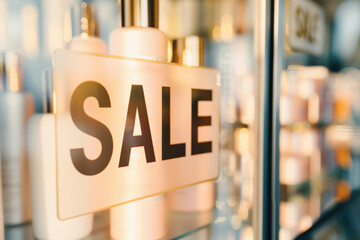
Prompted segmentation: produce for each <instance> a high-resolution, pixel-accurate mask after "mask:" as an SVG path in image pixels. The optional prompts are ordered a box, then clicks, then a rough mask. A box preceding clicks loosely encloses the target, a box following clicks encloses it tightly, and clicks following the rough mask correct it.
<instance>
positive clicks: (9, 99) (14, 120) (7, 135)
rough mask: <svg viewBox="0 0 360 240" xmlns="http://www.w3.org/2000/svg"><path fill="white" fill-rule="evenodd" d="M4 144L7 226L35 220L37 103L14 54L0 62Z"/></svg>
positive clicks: (0, 139)
mask: <svg viewBox="0 0 360 240" xmlns="http://www.w3.org/2000/svg"><path fill="white" fill-rule="evenodd" d="M0 61H1V63H0V67H1V69H0V71H1V80H2V81H1V83H2V85H1V87H2V89H1V92H0V143H1V146H0V148H1V164H2V165H1V167H2V190H3V210H4V222H5V225H17V224H21V223H24V222H28V221H30V220H31V210H30V192H29V173H28V159H27V147H26V126H27V122H28V119H29V118H30V116H31V115H32V114H33V113H34V99H33V96H32V95H31V94H30V93H25V92H23V91H22V90H23V78H22V69H23V67H22V60H21V57H20V56H19V55H18V54H16V53H14V52H5V53H3V54H2V55H1V58H0Z"/></svg>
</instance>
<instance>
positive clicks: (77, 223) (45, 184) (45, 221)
mask: <svg viewBox="0 0 360 240" xmlns="http://www.w3.org/2000/svg"><path fill="white" fill-rule="evenodd" d="M71 20H72V26H73V27H72V29H73V33H74V35H75V36H74V37H73V39H72V40H71V41H70V42H69V44H68V46H67V48H68V49H69V50H75V51H86V52H94V53H106V44H105V42H104V41H103V40H101V39H100V38H98V37H97V28H96V18H95V11H94V8H93V7H92V6H91V5H90V4H87V3H84V2H83V3H81V4H80V7H74V8H73V9H72V19H71ZM79 64H80V63H79ZM52 83H53V82H52V73H51V71H47V72H44V76H43V94H44V96H43V99H44V101H43V102H44V113H43V114H35V115H34V116H33V117H32V118H31V119H30V121H29V126H28V133H29V134H28V146H29V160H30V183H31V191H32V192H31V193H32V194H31V197H32V210H33V227H34V234H35V236H36V238H38V239H59V240H60V239H61V240H62V239H79V238H83V237H85V236H87V235H89V234H90V233H91V231H92V226H93V214H88V215H85V216H81V217H76V218H73V219H69V220H65V221H63V220H59V219H58V216H57V197H56V145H55V115H54V114H53V112H52V110H53V106H52V105H53V103H52V101H51V100H52V92H53V91H52ZM90 148H91V147H90Z"/></svg>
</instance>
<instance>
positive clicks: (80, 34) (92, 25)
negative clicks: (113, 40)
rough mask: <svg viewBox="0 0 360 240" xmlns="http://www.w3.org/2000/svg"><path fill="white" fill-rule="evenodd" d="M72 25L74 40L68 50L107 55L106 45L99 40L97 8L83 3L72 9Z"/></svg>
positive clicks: (68, 45)
mask: <svg viewBox="0 0 360 240" xmlns="http://www.w3.org/2000/svg"><path fill="white" fill-rule="evenodd" d="M71 25H72V35H73V38H72V39H71V41H70V42H69V43H68V44H67V49H69V50H73V51H84V52H93V53H106V51H107V49H106V43H105V42H104V41H103V40H102V39H101V38H99V37H98V36H99V31H98V25H97V19H96V14H95V8H94V7H93V6H92V5H91V4H88V3H85V2H82V3H81V4H80V6H79V7H78V6H76V7H73V8H72V9H71Z"/></svg>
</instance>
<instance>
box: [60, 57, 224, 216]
mask: <svg viewBox="0 0 360 240" xmlns="http://www.w3.org/2000/svg"><path fill="white" fill-rule="evenodd" d="M54 90H55V96H56V98H55V119H56V151H57V195H58V216H59V218H60V219H68V218H72V217H76V216H80V215H83V214H87V213H91V212H95V211H99V210H102V209H106V208H110V207H113V206H116V205H119V204H122V203H127V202H130V201H134V200H138V199H142V198H145V197H149V196H153V195H156V194H161V193H164V192H167V191H171V190H174V189H177V188H181V187H185V186H189V185H193V184H196V183H200V182H204V181H208V180H214V179H216V178H217V176H218V174H219V131H220V130H219V127H220V122H219V111H220V77H219V73H218V71H216V70H215V69H211V68H204V67H186V66H181V65H178V64H168V63H164V62H155V61H147V60H137V59H127V58H121V57H116V56H111V55H97V54H89V53H81V52H72V51H65V50H59V51H57V52H56V53H55V56H54Z"/></svg>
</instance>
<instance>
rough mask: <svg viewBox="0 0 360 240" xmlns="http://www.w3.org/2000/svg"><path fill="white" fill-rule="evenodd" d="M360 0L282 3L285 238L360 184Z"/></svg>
mask: <svg viewBox="0 0 360 240" xmlns="http://www.w3.org/2000/svg"><path fill="white" fill-rule="evenodd" d="M281 4H284V5H283V6H282V5H281ZM358 5H359V4H358V2H356V1H336V0H334V1H297V0H287V1H283V2H282V1H281V3H279V5H278V6H277V8H276V11H278V12H275V14H276V19H277V21H276V24H277V27H278V28H279V30H278V32H276V34H278V37H279V38H278V41H277V42H276V47H277V49H276V51H277V54H278V56H277V58H276V62H275V66H274V67H275V79H276V82H275V86H274V87H275V89H277V91H278V92H277V95H275V98H274V100H275V102H277V103H278V105H277V109H278V110H279V115H278V116H276V118H275V119H277V120H276V121H277V123H278V124H279V125H278V126H277V127H276V128H275V129H274V133H275V136H276V135H278V142H277V144H276V146H275V148H276V149H275V151H276V152H278V153H279V155H278V157H277V158H276V159H275V161H276V162H278V164H279V165H278V166H279V182H280V189H279V190H280V204H279V224H280V228H279V232H278V234H279V235H278V236H279V239H281V240H286V239H293V238H294V237H296V236H297V235H299V234H300V233H302V232H304V231H306V230H307V229H309V228H310V227H311V226H313V224H314V223H315V221H317V220H318V219H319V218H320V217H321V216H322V215H323V214H324V213H325V212H326V211H327V210H330V209H332V208H333V207H334V206H335V205H337V204H338V203H340V202H344V201H347V200H348V199H349V198H350V196H351V192H352V191H354V190H356V189H358V188H359V183H360V182H359V179H358V177H357V176H358V172H359V171H360V166H359V163H358V158H359V156H358V150H357V147H356V145H357V142H358V124H359V123H358V122H359V120H358V116H359V108H358V105H359V101H358V96H359V90H360V88H359V87H360V85H359V80H360V78H359V70H358V69H357V68H358V67H359V60H358V59H357V58H356V56H357V55H356V52H357V51H358V49H359V41H358V39H359V36H358V35H357V34H355V32H352V33H350V31H352V30H351V26H350V25H351V24H350V25H347V23H349V22H352V21H356V19H357V18H358V16H359V14H358V13H359V9H360V8H359V7H358ZM350 6H352V7H350ZM344 8H347V10H349V11H346V14H345V13H344ZM350 8H352V10H351V11H350ZM355 9H356V10H355ZM345 22H346V23H345ZM353 31H355V30H353ZM356 31H357V30H356ZM344 32H347V34H348V35H347V37H345V35H344V34H345V33H344ZM345 39H346V40H345ZM355 42H356V43H355ZM350 67H352V68H350ZM354 67H355V68H354ZM343 237H344V236H343Z"/></svg>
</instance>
